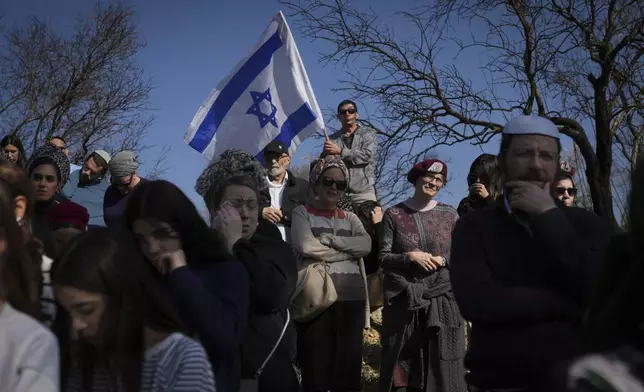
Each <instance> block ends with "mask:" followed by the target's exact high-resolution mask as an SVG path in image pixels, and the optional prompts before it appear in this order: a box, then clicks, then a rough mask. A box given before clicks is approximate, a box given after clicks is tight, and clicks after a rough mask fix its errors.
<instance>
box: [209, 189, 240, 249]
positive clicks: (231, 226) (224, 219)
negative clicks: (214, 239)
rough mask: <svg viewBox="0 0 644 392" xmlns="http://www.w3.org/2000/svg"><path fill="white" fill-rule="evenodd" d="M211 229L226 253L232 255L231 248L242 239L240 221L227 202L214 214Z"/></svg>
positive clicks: (237, 213) (237, 214)
mask: <svg viewBox="0 0 644 392" xmlns="http://www.w3.org/2000/svg"><path fill="white" fill-rule="evenodd" d="M213 228H214V229H215V230H217V233H218V234H219V236H220V238H221V240H222V241H223V243H224V245H225V246H226V249H227V250H228V252H229V253H232V249H233V246H234V245H235V243H236V242H237V241H239V240H240V239H241V238H242V219H241V216H239V212H237V210H236V209H235V208H234V207H233V206H232V204H231V203H230V202H229V201H225V202H223V203H222V205H221V207H220V208H219V210H218V211H217V212H216V215H215V217H214V219H213Z"/></svg>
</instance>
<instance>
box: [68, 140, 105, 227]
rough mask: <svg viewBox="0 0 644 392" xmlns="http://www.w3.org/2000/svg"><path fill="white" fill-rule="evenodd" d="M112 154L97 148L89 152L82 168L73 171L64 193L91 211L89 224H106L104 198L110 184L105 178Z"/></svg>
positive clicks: (94, 225)
mask: <svg viewBox="0 0 644 392" xmlns="http://www.w3.org/2000/svg"><path fill="white" fill-rule="evenodd" d="M110 159H111V156H110V154H109V153H108V152H107V151H104V150H96V151H94V152H92V153H91V154H89V155H88V156H87V158H85V162H83V166H81V168H80V170H76V171H74V172H72V173H71V175H70V177H69V181H68V182H67V184H66V185H65V187H64V188H63V194H64V196H65V197H67V198H68V199H69V200H71V201H73V202H74V203H77V204H80V205H82V206H83V207H85V208H86V209H87V212H88V213H89V226H90V227H96V226H105V221H104V219H103V198H104V197H105V192H106V191H107V188H108V187H109V184H108V183H107V181H106V180H105V176H106V175H107V166H108V164H109V163H110Z"/></svg>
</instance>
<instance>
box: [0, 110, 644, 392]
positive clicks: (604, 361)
mask: <svg viewBox="0 0 644 392" xmlns="http://www.w3.org/2000/svg"><path fill="white" fill-rule="evenodd" d="M337 112H338V118H339V120H340V122H341V123H342V129H341V130H340V131H339V132H337V133H335V134H332V135H330V136H329V137H328V138H327V139H326V141H325V143H324V146H323V148H322V151H321V153H320V157H319V158H318V159H316V160H315V161H314V162H313V163H312V164H311V167H310V169H311V170H310V174H309V177H308V181H307V180H305V179H301V178H297V177H295V176H294V175H293V173H292V172H291V171H290V170H289V165H290V162H291V156H290V153H289V148H288V146H287V145H285V144H283V143H281V142H277V141H274V142H272V143H270V144H269V145H267V146H266V148H265V149H264V154H263V156H262V158H263V164H262V162H260V161H259V160H257V159H256V158H255V157H254V156H252V155H251V154H249V153H248V152H245V151H239V150H227V151H225V152H224V153H223V154H222V155H220V156H219V157H218V158H217V159H216V160H214V161H213V162H211V163H210V165H208V167H207V168H206V169H205V170H204V171H203V173H202V174H201V176H200V177H199V178H198V180H197V184H196V187H195V188H196V191H197V192H198V193H199V194H200V195H201V196H202V197H203V199H204V202H205V204H206V206H207V208H208V212H209V215H210V217H209V220H210V221H209V222H207V220H204V218H202V217H201V216H200V214H199V213H198V211H197V208H196V207H195V205H194V204H193V203H192V202H191V201H190V200H189V198H188V197H187V196H186V195H185V194H184V193H183V192H182V191H181V190H180V189H179V188H178V187H177V186H175V185H174V184H172V183H170V182H167V181H163V180H156V181H151V180H147V179H145V178H143V177H140V176H139V163H138V160H137V157H136V154H135V153H133V152H131V151H120V152H118V153H116V154H114V156H111V155H110V154H109V153H107V152H106V151H104V150H96V151H93V152H91V153H90V154H89V155H88V156H87V157H86V158H85V159H84V161H83V162H82V165H80V166H73V165H71V164H70V162H69V158H68V154H69V151H68V149H67V145H66V142H65V140H64V139H62V138H60V137H55V138H52V139H51V140H50V141H49V142H48V143H46V144H45V145H43V146H41V147H40V148H38V149H37V150H36V151H35V152H34V153H33V154H32V155H31V157H27V156H26V155H25V150H24V148H23V145H22V143H21V141H20V139H19V138H18V137H17V136H14V135H9V136H6V137H4V138H3V139H2V141H1V142H0V146H1V147H2V150H3V151H2V154H0V158H2V161H1V162H0V390H1V391H3V392H4V391H7V392H9V391H16V392H24V391H38V392H41V391H42V392H50V391H110V392H111V391H119V392H120V391H124V392H137V391H179V392H182V391H185V392H188V391H223V392H238V391H242V392H246V391H261V392H273V391H280V392H297V391H304V392H322V391H334V392H349V391H360V390H362V385H361V369H362V349H363V347H362V344H363V343H362V342H363V329H364V328H365V327H368V326H369V319H370V317H369V316H370V313H371V312H372V311H374V310H377V309H378V308H381V307H382V330H381V343H382V352H381V369H380V391H382V392H392V391H396V392H407V391H409V392H412V391H426V392H430V391H431V392H434V391H437V392H465V391H470V392H541V391H544V392H545V391H571V392H576V391H580V392H581V391H598V392H602V391H632V392H636V391H643V392H644V386H643V385H644V354H643V353H644V331H643V330H642V325H643V322H644V312H642V311H640V310H639V309H640V308H641V307H640V306H638V305H637V303H638V302H637V301H639V300H640V299H641V298H642V294H644V293H643V292H642V290H643V289H642V285H641V280H642V279H643V278H644V259H642V257H644V256H642V255H644V248H642V247H643V246H644V245H642V244H643V242H642V241H641V239H642V238H643V236H644V212H643V211H644V205H643V204H642V203H641V200H644V163H640V164H639V165H638V167H637V169H636V170H635V172H634V175H633V179H632V195H631V201H630V203H631V205H630V209H629V213H630V216H629V217H628V222H629V228H628V230H627V231H624V232H620V233H612V232H611V229H610V226H609V225H608V223H607V222H605V221H604V220H603V219H601V218H600V217H598V216H596V215H595V214H594V213H592V212H590V211H587V210H585V209H582V208H579V207H575V196H576V188H575V184H574V181H573V176H574V169H573V168H571V167H570V166H569V165H567V164H565V162H562V160H561V158H560V157H561V141H560V139H559V131H558V129H557V127H556V126H555V125H554V124H553V123H552V122H551V121H550V120H548V119H546V118H542V117H536V116H525V115H524V116H519V117H516V118H514V119H512V120H511V121H510V122H508V124H506V126H505V127H504V129H503V133H502V138H501V146H500V150H499V154H498V155H492V154H483V155H481V156H479V157H478V158H476V159H475V160H474V162H473V163H472V166H471V169H470V172H469V174H468V176H467V184H466V185H467V187H468V193H467V195H464V196H465V197H464V198H463V200H462V201H461V202H460V204H459V205H458V208H454V207H453V206H450V205H447V204H445V203H443V202H441V201H440V193H441V190H442V189H443V187H444V186H445V185H446V184H447V181H448V179H449V177H448V166H447V164H446V163H445V162H444V161H443V160H440V159H428V160H423V161H421V162H418V163H416V164H415V165H413V167H411V168H409V172H408V173H407V180H408V182H409V183H410V188H412V189H413V195H412V196H411V197H410V198H409V199H407V200H404V201H402V202H400V203H398V204H396V205H394V206H391V207H390V208H388V209H383V207H381V206H380V205H379V203H378V200H377V194H376V187H375V185H376V181H375V175H374V173H375V159H376V155H377V149H378V143H377V135H376V131H375V130H374V129H372V128H369V127H364V126H360V125H359V123H358V119H359V113H358V107H357V105H356V104H355V103H354V102H352V101H343V102H341V103H340V105H339V106H338V110H337ZM464 185H465V184H464ZM638 201H639V202H638ZM466 326H468V327H467V328H466ZM466 341H467V344H466Z"/></svg>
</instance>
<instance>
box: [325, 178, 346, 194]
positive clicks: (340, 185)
mask: <svg viewBox="0 0 644 392" xmlns="http://www.w3.org/2000/svg"><path fill="white" fill-rule="evenodd" d="M320 182H321V183H322V186H324V187H327V188H331V187H332V186H334V185H335V189H337V190H339V191H343V190H345V189H347V185H348V184H347V182H346V181H345V180H334V179H333V178H329V177H322V180H321V181H320Z"/></svg>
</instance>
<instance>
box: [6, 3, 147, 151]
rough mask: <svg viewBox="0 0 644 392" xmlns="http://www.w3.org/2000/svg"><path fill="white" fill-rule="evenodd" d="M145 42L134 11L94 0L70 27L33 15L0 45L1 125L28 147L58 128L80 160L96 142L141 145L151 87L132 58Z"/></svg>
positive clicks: (134, 147) (111, 148) (135, 147)
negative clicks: (59, 28)
mask: <svg viewBox="0 0 644 392" xmlns="http://www.w3.org/2000/svg"><path fill="white" fill-rule="evenodd" d="M143 46H144V43H143V41H142V40H141V37H140V36H139V33H138V31H137V26H136V24H135V23H134V13H133V11H132V10H131V9H130V8H128V7H126V6H124V5H123V4H119V3H115V4H111V5H103V4H99V5H97V6H96V9H95V12H94V13H93V15H92V16H91V17H90V18H87V19H84V20H79V21H78V23H77V24H76V26H75V29H74V32H73V33H72V34H70V35H63V34H59V33H58V32H56V31H54V30H53V28H52V27H51V26H49V25H48V24H47V23H46V22H44V21H41V20H38V19H36V18H33V19H32V20H31V21H30V22H29V23H27V24H26V25H24V26H22V27H17V28H15V29H13V30H10V31H9V32H8V33H7V34H6V36H5V40H4V48H3V50H2V51H1V52H0V53H1V55H0V127H1V128H2V134H14V135H18V136H20V138H21V139H22V141H23V144H24V145H25V148H26V149H27V151H28V152H29V151H33V149H34V148H36V147H38V146H40V145H41V144H42V143H44V142H45V141H46V140H48V139H49V138H51V137H52V136H62V137H63V138H65V140H66V141H67V143H68V145H69V148H70V150H71V152H72V157H73V158H72V160H73V161H75V162H76V163H78V162H79V161H82V159H83V158H84V157H85V156H86V155H87V154H88V153H89V152H91V151H92V150H93V149H95V148H99V147H100V148H104V149H106V150H109V151H114V150H118V149H121V148H122V149H130V150H136V151H141V150H142V149H145V148H147V147H149V146H144V145H143V144H142V140H143V136H144V135H145V133H146V130H147V128H148V127H149V125H150V124H151V123H152V121H153V116H152V115H151V114H150V111H149V110H148V98H149V94H150V91H151V89H152V84H151V82H150V80H149V79H147V78H146V77H145V76H144V73H143V70H142V68H141V67H140V66H139V65H138V64H137V63H136V59H135V58H136V55H137V54H138V53H139V51H140V50H141V48H142V47H143Z"/></svg>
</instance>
